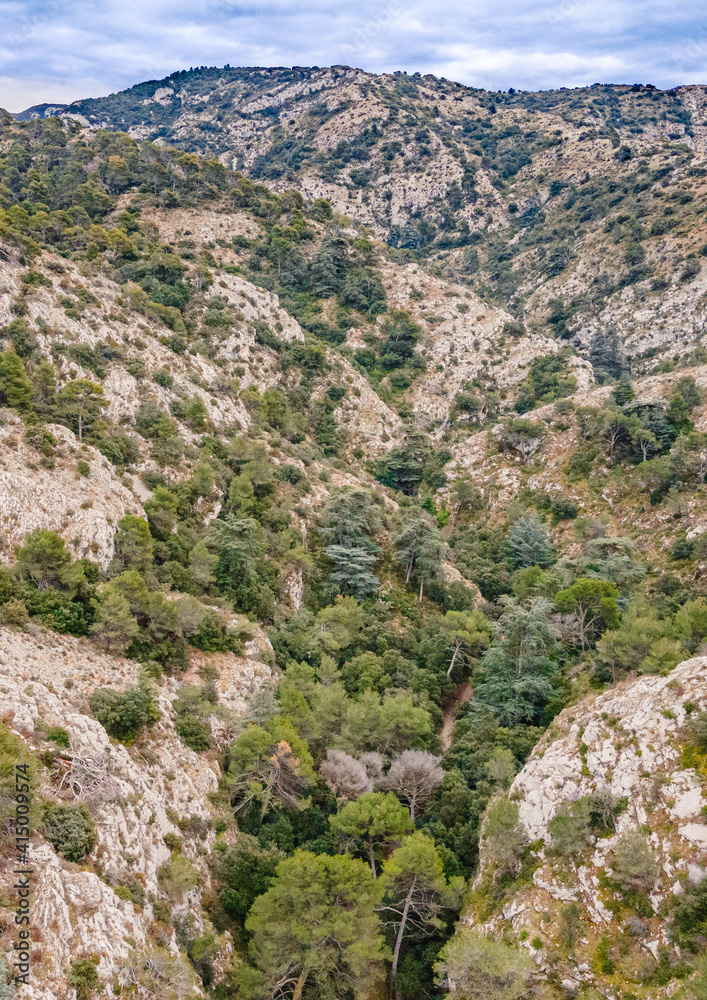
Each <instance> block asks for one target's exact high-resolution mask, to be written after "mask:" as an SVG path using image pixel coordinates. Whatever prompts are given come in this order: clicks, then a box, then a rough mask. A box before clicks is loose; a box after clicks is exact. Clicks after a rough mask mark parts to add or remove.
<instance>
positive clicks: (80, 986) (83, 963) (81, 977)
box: [66, 955, 100, 1000]
mask: <svg viewBox="0 0 707 1000" xmlns="http://www.w3.org/2000/svg"><path fill="white" fill-rule="evenodd" d="M97 965H98V956H96V955H94V956H92V957H91V958H77V959H76V961H75V962H72V963H71V969H70V970H69V974H68V976H67V977H66V978H67V982H68V983H69V985H70V986H73V987H74V989H75V990H76V1000H91V994H92V993H93V991H94V990H97V989H98V988H99V986H100V984H99V982H98V972H97V970H96V966H97Z"/></svg>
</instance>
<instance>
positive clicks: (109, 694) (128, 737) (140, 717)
mask: <svg viewBox="0 0 707 1000" xmlns="http://www.w3.org/2000/svg"><path fill="white" fill-rule="evenodd" d="M88 701H89V705H90V706H91V711H92V712H93V714H94V716H95V718H96V719H98V721H99V722H100V723H101V725H102V726H103V728H104V729H105V731H106V732H107V733H108V735H109V736H112V737H113V738H114V739H116V740H120V742H121V743H126V744H129V743H132V742H134V740H135V738H136V737H137V735H138V733H139V732H140V730H142V729H143V728H144V727H145V726H147V725H150V724H151V723H153V722H156V721H157V719H159V717H160V713H159V710H158V708H157V705H156V704H155V700H154V698H153V696H152V692H151V691H149V690H148V689H147V688H146V687H144V686H138V687H133V688H128V690H127V691H123V692H122V693H121V692H120V691H115V690H114V689H113V688H98V690H96V691H94V692H93V693H92V694H91V696H90V698H89V699H88Z"/></svg>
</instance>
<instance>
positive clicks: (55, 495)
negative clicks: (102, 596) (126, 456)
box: [0, 411, 144, 569]
mask: <svg viewBox="0 0 707 1000" xmlns="http://www.w3.org/2000/svg"><path fill="white" fill-rule="evenodd" d="M5 413H6V415H5V424H4V426H0V456H1V457H0V532H1V533H2V537H3V541H4V542H5V544H4V546H3V549H2V550H1V551H0V559H2V560H3V562H12V561H14V547H15V545H19V544H20V543H21V542H22V541H23V539H24V538H25V536H26V535H28V534H29V533H30V532H31V531H33V530H34V529H35V528H42V529H48V530H51V531H58V532H59V534H60V535H62V537H63V538H64V540H65V541H66V542H67V543H68V545H69V550H70V551H71V553H72V556H73V558H75V559H79V558H81V557H82V556H86V557H88V558H89V559H93V560H94V561H95V562H98V563H100V565H101V566H102V568H103V569H105V568H106V567H107V566H108V563H109V562H110V561H111V559H112V558H113V552H114V544H113V536H114V534H115V530H116V527H117V524H118V521H119V520H120V519H121V518H122V517H124V516H125V514H136V515H138V516H142V517H144V511H143V509H142V507H141V505H140V503H139V501H138V499H137V497H135V496H134V495H133V493H132V491H131V490H129V489H128V488H127V487H126V486H124V485H123V483H122V482H121V480H120V479H118V477H117V476H116V474H115V469H114V468H113V466H112V465H111V464H110V462H109V461H108V459H107V458H105V456H104V455H102V454H101V453H100V452H99V451H97V450H96V449H95V448H90V447H89V448H87V449H86V450H85V451H82V450H80V449H79V443H78V439H77V438H76V436H75V435H74V434H73V432H72V431H70V430H69V429H68V428H67V427H63V426H61V425H59V424H50V425H48V430H49V431H50V433H51V434H52V435H53V436H54V438H55V440H56V447H57V451H58V454H57V455H56V456H55V457H54V459H53V463H52V464H53V468H47V467H43V466H41V465H38V464H37V462H38V460H40V456H39V455H38V453H37V451H36V450H35V449H34V448H33V447H31V445H28V444H26V443H25V441H24V434H25V427H24V424H23V423H22V422H21V421H20V420H19V419H18V418H17V417H14V416H13V415H11V414H10V413H9V412H7V411H5ZM79 461H84V462H88V464H89V466H90V472H89V475H88V476H81V475H79V473H78V462H79Z"/></svg>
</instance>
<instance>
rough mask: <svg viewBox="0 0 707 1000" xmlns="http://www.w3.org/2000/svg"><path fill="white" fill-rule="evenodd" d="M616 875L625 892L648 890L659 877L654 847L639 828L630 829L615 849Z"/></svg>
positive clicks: (613, 865)
mask: <svg viewBox="0 0 707 1000" xmlns="http://www.w3.org/2000/svg"><path fill="white" fill-rule="evenodd" d="M613 855H614V860H613V864H612V867H613V869H614V875H615V877H616V879H617V881H618V882H620V884H621V887H622V889H623V890H624V892H629V893H630V892H648V891H649V890H650V889H652V888H653V885H654V883H655V880H656V879H657V877H658V871H659V866H658V861H657V858H656V856H655V852H654V851H653V848H652V847H651V846H650V844H649V843H648V841H647V840H646V838H645V837H644V836H643V834H641V833H639V832H638V830H628V831H627V832H626V833H624V834H622V836H621V837H620V838H619V840H618V841H617V843H616V845H615V846H614V849H613Z"/></svg>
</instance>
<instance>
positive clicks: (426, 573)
mask: <svg viewBox="0 0 707 1000" xmlns="http://www.w3.org/2000/svg"><path fill="white" fill-rule="evenodd" d="M399 527H400V530H399V531H398V533H397V535H396V536H395V538H394V539H393V545H394V546H395V554H396V556H397V558H398V560H399V561H400V562H401V563H402V564H403V566H404V568H405V583H409V582H410V579H411V577H412V576H413V574H414V575H415V576H416V577H417V579H418V580H419V581H420V600H422V593H423V588H424V585H425V583H426V582H427V583H430V582H432V581H434V580H437V579H439V577H441V576H442V559H443V554H444V542H443V541H442V538H441V536H440V533H439V530H438V528H437V526H436V525H435V524H434V523H433V521H432V519H431V518H430V517H429V515H427V514H424V513H423V512H422V511H421V510H419V509H416V508H410V509H408V510H406V511H404V512H403V513H402V514H401V516H400V519H399Z"/></svg>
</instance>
